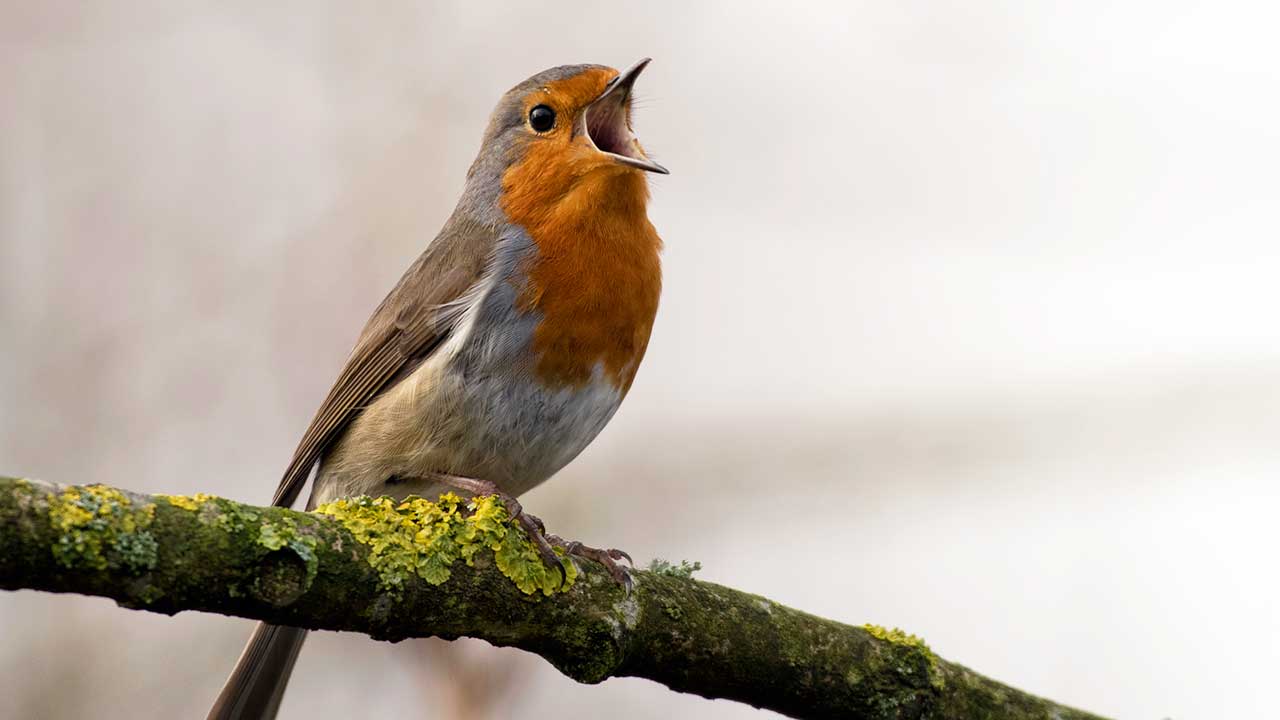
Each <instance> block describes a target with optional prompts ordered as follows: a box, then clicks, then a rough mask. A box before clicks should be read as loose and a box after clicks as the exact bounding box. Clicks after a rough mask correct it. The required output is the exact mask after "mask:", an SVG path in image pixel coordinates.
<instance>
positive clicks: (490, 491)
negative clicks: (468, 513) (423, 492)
mask: <svg viewBox="0 0 1280 720" xmlns="http://www.w3.org/2000/svg"><path fill="white" fill-rule="evenodd" d="M435 477H437V478H439V480H440V482H442V483H444V484H446V485H449V486H450V487H454V488H457V489H459V490H462V491H463V492H467V493H471V494H472V495H496V496H497V498H498V499H499V500H501V501H502V504H503V505H504V506H505V507H506V508H507V513H508V514H509V515H510V516H511V519H512V520H514V521H515V522H516V524H518V525H519V526H520V529H521V530H524V534H525V535H527V536H529V540H530V541H531V542H532V543H533V546H534V547H535V548H537V550H538V556H539V557H541V558H542V562H543V564H544V565H546V566H547V567H553V568H555V569H556V570H557V571H558V572H559V573H560V586H561V587H564V584H565V583H566V582H568V577H567V576H566V575H565V571H564V564H563V563H561V562H560V556H559V555H557V554H556V551H555V548H553V547H552V544H551V542H549V541H548V539H547V526H546V525H545V524H543V522H542V521H541V520H539V519H538V518H537V517H534V516H533V515H530V514H529V513H527V512H525V511H524V507H523V506H522V505H520V501H519V500H516V499H515V496H513V495H508V494H507V493H505V492H503V491H502V488H499V487H498V486H497V485H495V484H494V483H492V482H490V481H488V480H477V479H475V478H468V477H460V476H458V475H445V474H444V473H438V474H436V475H435ZM551 537H555V536H554V535H552V536H551ZM556 539H557V540H558V539H559V538H556ZM565 550H566V552H568V548H566V549H565ZM570 554H572V553H570ZM628 560H630V558H628Z"/></svg>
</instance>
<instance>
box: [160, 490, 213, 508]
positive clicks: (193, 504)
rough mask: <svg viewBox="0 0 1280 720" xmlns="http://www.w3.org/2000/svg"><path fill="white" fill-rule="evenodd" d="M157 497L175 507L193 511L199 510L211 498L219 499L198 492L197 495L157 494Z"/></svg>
mask: <svg viewBox="0 0 1280 720" xmlns="http://www.w3.org/2000/svg"><path fill="white" fill-rule="evenodd" d="M155 497H158V498H160V499H161V500H164V501H166V502H168V503H169V504H170V505H173V506H174V507H180V508H182V509H183V510H190V511H192V512H195V511H196V510H199V509H200V507H201V506H202V505H204V504H205V503H207V502H209V501H210V500H216V499H217V497H216V496H214V495H206V494H205V493H196V494H195V495H156V496H155Z"/></svg>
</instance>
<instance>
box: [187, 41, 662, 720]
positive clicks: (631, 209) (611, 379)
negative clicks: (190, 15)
mask: <svg viewBox="0 0 1280 720" xmlns="http://www.w3.org/2000/svg"><path fill="white" fill-rule="evenodd" d="M648 63H649V60H648V59H645V60H641V61H640V62H639V63H636V65H634V66H633V67H632V68H631V69H629V70H627V71H625V72H622V73H619V72H618V71H617V70H614V69H612V68H608V67H603V66H600V65H567V66H562V67H557V68H552V69H550V70H547V71H545V72H541V73H538V74H537V75H534V76H533V77H531V78H529V79H528V80H526V81H524V82H522V83H520V84H519V85H517V86H515V87H514V88H512V89H511V90H510V91H508V92H507V93H506V94H505V95H503V97H502V100H501V101H499V103H498V106H497V108H496V109H494V111H493V114H492V116H491V117H490V119H489V126H488V128H487V129H486V130H485V133H484V139H483V142H482V143H481V147H480V153H479V155H478V156H477V157H476V159H475V162H474V163H472V165H471V169H470V170H469V171H468V172H467V181H466V185H465V187H464V189H463V192H462V198H461V199H460V200H459V201H458V205H457V207H456V208H455V209H454V211H453V214H452V215H451V216H450V217H449V219H448V221H447V222H445V224H444V228H443V229H442V230H441V231H440V233H439V234H438V235H437V236H436V238H435V239H434V240H433V241H431V243H430V244H428V245H427V248H426V250H425V251H424V252H423V253H422V255H421V256H419V258H418V259H417V261H416V262H414V263H413V265H412V266H410V268H409V269H408V271H407V272H405V274H404V276H403V277H402V278H400V282H398V283H397V284H396V286H395V287H394V288H392V290H391V292H390V294H388V295H387V297H386V299H384V300H383V301H382V304H381V305H379V306H378V308H377V310H375V311H374V313H373V316H372V317H371V318H369V321H368V323H367V324H366V325H365V328H364V331H363V332H362V333H361V334H360V338H359V339H358V340H357V341H356V345H355V348H354V349H353V350H352V351H351V355H350V357H349V358H348V359H347V363H346V366H345V367H344V368H343V369H342V373H341V374H340V375H339V376H338V379H337V381H336V382H335V383H334V385H333V388H332V389H331V390H330V391H329V394H328V396H327V397H326V398H325V400H324V402H323V404H321V406H320V409H319V411H317V412H316V415H315V418H314V419H313V420H312V421H311V425H310V427H308V428H307V431H306V433H304V434H303V436H302V440H301V442H300V443H299V444H298V448H297V450H295V451H294V454H293V459H292V461H290V463H289V467H288V469H287V470H286V471H285V474H284V478H283V479H282V480H281V481H280V486H279V488H278V489H277V490H276V494H275V499H274V501H273V502H274V504H276V505H283V506H288V505H291V504H292V503H293V502H294V500H295V499H296V498H297V496H298V494H299V492H300V491H301V490H302V486H303V485H304V484H305V482H306V480H307V478H308V476H309V475H310V474H311V470H312V468H313V467H314V466H317V465H318V470H317V471H316V478H315V483H314V487H313V490H312V493H311V496H310V500H309V501H308V503H307V505H308V508H312V507H315V506H316V505H319V504H321V503H324V502H327V501H329V500H333V499H336V498H340V497H346V496H352V495H371V496H379V495H391V496H395V497H404V496H408V495H419V496H422V497H428V498H430V497H435V496H437V495H439V494H440V493H442V492H444V491H446V490H449V489H451V488H461V489H464V490H467V491H469V492H473V493H477V494H479V493H497V494H500V495H502V496H503V497H504V499H506V500H508V501H509V503H508V506H509V508H510V509H511V512H512V515H513V516H515V517H517V519H518V520H519V521H520V522H521V524H522V525H523V526H524V528H525V530H526V532H528V533H529V535H530V536H531V538H533V539H534V540H535V542H536V543H538V544H539V546H540V549H541V550H542V551H543V555H544V559H546V560H547V561H548V562H550V563H554V565H555V567H557V568H559V567H560V564H559V562H558V561H556V560H555V554H554V553H553V552H552V551H551V548H550V547H549V546H548V543H547V540H546V539H545V538H544V536H543V533H542V527H541V523H540V522H537V521H536V519H533V518H531V517H529V516H528V515H526V514H524V513H523V512H522V511H521V509H520V508H519V506H518V504H517V503H515V502H514V496H517V495H520V494H521V493H523V492H525V491H527V490H529V489H530V488H532V487H534V486H536V485H538V484H539V483H541V482H543V481H544V480H546V479H547V478H549V477H551V476H552V475H553V474H555V473H556V471H558V470H559V469H560V468H562V467H564V466H565V464H567V463H568V462H569V461H570V460H573V458H574V457H576V456H577V455H578V453H580V452H582V450H583V448H585V447H586V446H587V444H588V443H590V442H591V441H592V439H594V438H595V436H596V435H597V434H598V433H599V432H600V430H601V429H603V428H604V426H605V424H606V423H608V422H609V419H610V418H611V417H613V414H614V412H615V411H616V410H617V409H618V405H619V404H620V403H621V402H622V399H623V398H624V397H625V396H626V394H627V391H628V390H629V389H630V387H631V382H632V380H633V379H634V378H635V375H636V369H637V368H638V367H639V365H640V361H641V359H642V358H643V357H644V353H645V348H646V347H647V346H648V343H649V332H650V330H651V329H652V327H653V320H654V314H655V313H656V312H657V309H658V295H659V293H660V290H661V285H662V280H661V270H660V266H659V260H658V253H659V250H660V249H661V247H662V241H661V240H660V239H659V238H658V234H657V232H656V231H655V230H654V228H653V225H652V224H651V223H650V222H649V218H648V216H647V215H646V213H645V206H646V203H647V201H648V198H649V191H648V183H647V179H646V174H645V173H646V172H656V173H663V174H665V173H666V172H667V170H666V169H665V168H663V167H662V166H661V165H659V164H658V163H656V162H654V161H653V160H651V159H649V157H648V156H647V155H646V154H645V152H644V150H643V149H642V148H641V147H640V143H639V142H638V141H637V140H636V137H635V135H634V134H632V131H631V90H632V86H633V85H634V83H635V81H636V78H637V77H638V76H639V75H640V73H641V71H642V70H644V68H645V66H646V65H647V64H648ZM512 506H514V507H512ZM568 545H569V549H570V550H571V551H572V552H573V553H574V554H577V555H580V556H583V557H589V558H592V559H595V560H598V561H600V562H602V563H604V564H605V565H606V567H607V568H608V569H609V571H610V572H611V573H612V574H613V575H614V577H615V578H617V579H618V580H619V581H623V582H625V581H626V580H627V578H626V575H625V572H624V571H623V570H622V569H621V568H620V567H618V565H617V562H616V561H618V560H621V559H622V558H623V557H624V554H623V553H621V552H618V551H616V550H596V549H593V548H587V547H583V546H581V545H580V544H578V543H569V544H568ZM305 636H306V630H302V629H299V628H291V627H282V626H275V625H267V624H260V625H258V627H257V629H256V630H255V631H254V633H253V636H252V638H251V639H250V640H249V644H248V645H247V646H246V647H245V650H244V653H243V654H242V655H241V657H240V660H239V662H238V663H237V664H236V668H235V670H234V671H233V672H232V674H231V677H230V678H229V679H228V680H227V684H226V686H225V687H224V688H223V690H222V693H221V694H220V695H219V696H218V699H217V701H216V702H215V704H214V706H213V709H212V710H211V711H210V713H209V718H218V719H224V718H254V719H255V720H256V719H257V718H270V717H274V715H275V713H276V710H277V708H278V707H279V703H280V698H281V696H282V695H283V693H284V687H285V684H286V682H287V681H288V676H289V672H290V670H291V669H292V667H293V664H294V661H295V660H296V658H297V654H298V651H299V650H300V649H301V646H302V641H303V639H304V638H305Z"/></svg>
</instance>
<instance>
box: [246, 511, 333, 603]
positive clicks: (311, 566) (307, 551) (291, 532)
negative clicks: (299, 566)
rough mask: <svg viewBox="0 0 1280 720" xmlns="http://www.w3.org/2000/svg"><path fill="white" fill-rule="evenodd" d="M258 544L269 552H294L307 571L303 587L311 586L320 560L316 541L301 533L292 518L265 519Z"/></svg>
mask: <svg viewBox="0 0 1280 720" xmlns="http://www.w3.org/2000/svg"><path fill="white" fill-rule="evenodd" d="M255 515H256V513H255ZM258 544H259V545H261V546H263V547H265V548H266V549H268V550H279V549H281V548H285V547H287V548H289V549H290V550H292V551H293V553H294V554H295V555H297V556H298V558H299V559H301V560H302V562H303V564H304V565H305V567H306V569H307V575H306V580H305V581H304V585H303V586H304V587H309V586H310V585H311V581H312V580H313V579H315V576H316V569H317V567H318V565H319V560H318V559H317V558H316V539H315V537H314V536H313V535H311V534H309V533H306V532H300V531H299V529H298V523H297V522H296V521H294V519H293V518H292V517H288V516H285V517H283V518H279V519H273V518H269V517H268V518H265V519H264V520H263V522H262V525H261V527H259V528H258Z"/></svg>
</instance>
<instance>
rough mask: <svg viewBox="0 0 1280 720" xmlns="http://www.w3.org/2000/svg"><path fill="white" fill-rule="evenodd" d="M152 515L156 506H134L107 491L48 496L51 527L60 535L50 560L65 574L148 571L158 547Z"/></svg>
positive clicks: (91, 488)
mask: <svg viewBox="0 0 1280 720" xmlns="http://www.w3.org/2000/svg"><path fill="white" fill-rule="evenodd" d="M155 514H156V506H155V504H154V503H145V504H142V505H134V503H133V501H132V500H130V499H129V497H128V496H126V495H125V494H124V493H121V492H120V491H119V490H115V489H113V488H109V487H107V486H105V485H88V486H85V487H69V488H67V489H65V490H63V491H62V492H60V493H58V494H56V495H50V496H49V522H50V524H51V525H52V526H53V529H54V530H56V531H57V532H58V533H59V536H58V542H57V544H55V545H54V546H53V556H54V558H55V559H56V560H57V561H58V562H59V563H60V564H61V565H62V566H63V567H66V568H92V569H95V570H106V569H107V568H111V567H124V568H127V569H129V570H132V571H134V572H142V571H144V570H150V569H151V568H154V567H155V565H156V552H157V549H158V547H157V545H156V539H155V537H154V536H153V535H152V534H151V531H150V530H148V529H147V528H148V527H149V526H150V525H151V522H152V520H154V519H155Z"/></svg>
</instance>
